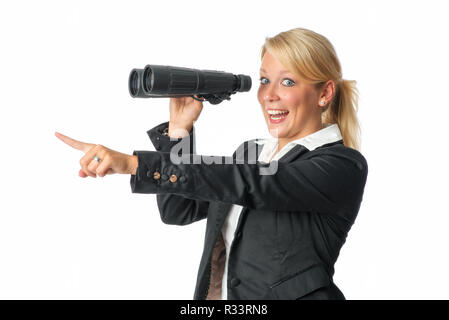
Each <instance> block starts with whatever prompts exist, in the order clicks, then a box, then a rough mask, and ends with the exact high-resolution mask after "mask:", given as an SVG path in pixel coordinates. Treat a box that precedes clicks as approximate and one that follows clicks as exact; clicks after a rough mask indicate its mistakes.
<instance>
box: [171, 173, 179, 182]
mask: <svg viewBox="0 0 449 320" xmlns="http://www.w3.org/2000/svg"><path fill="white" fill-rule="evenodd" d="M176 180H178V177H177V176H176V175H175V174H172V175H171V176H170V182H176Z"/></svg>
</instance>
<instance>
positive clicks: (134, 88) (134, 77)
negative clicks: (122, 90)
mask: <svg viewBox="0 0 449 320" xmlns="http://www.w3.org/2000/svg"><path fill="white" fill-rule="evenodd" d="M138 91H139V74H138V73H137V71H136V70H133V71H131V75H130V76H129V92H130V93H131V96H133V97H135V96H137V93H138Z"/></svg>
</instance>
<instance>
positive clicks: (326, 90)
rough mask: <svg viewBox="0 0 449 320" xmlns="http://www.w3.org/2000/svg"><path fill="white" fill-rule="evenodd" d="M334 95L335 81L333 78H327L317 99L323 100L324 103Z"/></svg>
mask: <svg viewBox="0 0 449 320" xmlns="http://www.w3.org/2000/svg"><path fill="white" fill-rule="evenodd" d="M334 95H335V83H334V81H333V80H328V81H327V82H326V83H325V84H324V85H323V88H322V90H321V94H320V98H319V100H318V101H321V100H325V101H326V105H327V104H328V103H329V102H330V101H331V100H332V98H333V97H334Z"/></svg>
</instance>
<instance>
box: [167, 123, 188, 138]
mask: <svg viewBox="0 0 449 320" xmlns="http://www.w3.org/2000/svg"><path fill="white" fill-rule="evenodd" d="M192 127H193V125H192V124H191V125H186V124H177V123H175V122H171V121H170V122H169V123H168V136H170V137H172V138H178V139H180V138H183V137H185V136H188V135H189V133H190V131H191V130H192Z"/></svg>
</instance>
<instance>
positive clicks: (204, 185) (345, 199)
mask: <svg viewBox="0 0 449 320" xmlns="http://www.w3.org/2000/svg"><path fill="white" fill-rule="evenodd" d="M326 149H332V148H323V150H322V151H321V152H314V154H315V156H313V157H310V158H307V159H302V160H296V161H293V162H290V163H284V162H279V161H278V163H277V171H276V172H275V173H274V174H271V175H266V174H265V175H261V174H260V171H261V169H262V168H267V166H269V164H267V163H265V162H258V161H256V163H231V161H233V160H232V159H229V157H212V156H200V155H190V158H189V159H188V160H189V161H187V162H186V161H184V162H181V163H178V162H179V161H172V159H171V156H170V153H169V152H154V151H134V152H133V154H134V155H137V157H138V169H137V172H136V175H135V176H132V177H131V189H132V192H133V193H156V194H177V195H182V196H185V197H187V198H190V199H196V200H199V201H221V202H226V203H232V204H238V205H241V206H247V207H249V208H254V209H261V210H279V211H310V212H320V213H327V214H333V213H338V212H342V211H346V212H348V211H351V212H353V211H354V210H356V211H358V209H359V206H360V203H361V201H362V196H363V190H364V186H365V183H366V178H367V173H368V165H367V163H366V160H365V158H364V157H363V156H362V155H361V154H360V153H359V152H358V151H356V150H354V149H350V148H347V147H344V146H343V145H341V148H339V150H340V151H338V152H337V151H330V150H327V151H326ZM164 169H165V170H166V171H167V172H168V174H169V175H176V176H177V180H176V181H175V182H171V181H170V180H162V179H160V180H157V181H155V180H154V179H153V177H152V176H153V172H154V171H157V170H164ZM161 180H162V181H161Z"/></svg>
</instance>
